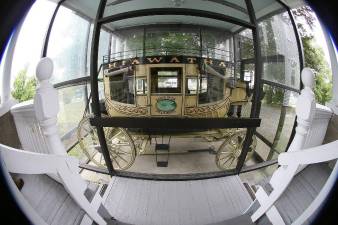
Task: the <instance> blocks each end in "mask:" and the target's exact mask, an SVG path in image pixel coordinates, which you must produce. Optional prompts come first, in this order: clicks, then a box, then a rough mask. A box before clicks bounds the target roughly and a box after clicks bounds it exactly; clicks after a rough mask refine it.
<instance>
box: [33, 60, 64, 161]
mask: <svg viewBox="0 0 338 225" xmlns="http://www.w3.org/2000/svg"><path fill="white" fill-rule="evenodd" d="M52 74H53V61H52V60H51V59H50V58H48V57H45V58H42V59H41V60H40V62H39V63H38V65H37V67H36V77H37V79H38V81H39V86H38V88H37V90H36V94H35V97H34V110H35V115H36V118H37V120H38V121H39V124H40V126H41V128H42V132H43V134H44V135H45V137H46V139H47V142H48V145H49V146H50V148H51V151H52V152H50V153H51V154H61V155H64V154H67V152H66V149H65V147H64V145H63V144H62V142H61V139H60V136H59V134H58V128H57V114H58V112H59V100H58V93H57V91H56V89H55V88H54V87H53V85H52V84H51V83H50V82H49V79H50V78H51V76H52Z"/></svg>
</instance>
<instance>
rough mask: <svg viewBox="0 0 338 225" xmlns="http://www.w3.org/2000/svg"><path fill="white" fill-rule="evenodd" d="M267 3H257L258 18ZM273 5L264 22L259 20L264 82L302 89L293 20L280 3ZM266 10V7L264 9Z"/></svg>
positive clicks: (255, 2) (255, 4)
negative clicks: (260, 10)
mask: <svg viewBox="0 0 338 225" xmlns="http://www.w3.org/2000/svg"><path fill="white" fill-rule="evenodd" d="M262 2H264V1H257V0H256V1H253V3H254V6H255V10H256V15H261V14H260V13H259V11H258V10H259V8H260V7H263V6H261V4H262ZM266 2H269V3H266V4H268V5H269V4H271V5H273V7H272V8H270V10H268V12H269V13H268V14H266V17H264V19H262V20H259V23H258V25H259V36H260V43H261V53H262V61H263V64H264V65H263V76H262V77H263V79H265V80H269V81H272V82H276V83H280V84H284V85H286V86H289V87H293V88H295V89H299V88H300V62H299V51H298V46H297V41H296V36H295V33H294V30H293V27H292V23H291V20H290V17H289V15H288V13H287V11H286V10H285V9H283V8H282V6H281V5H279V3H277V2H274V3H271V1H266ZM264 7H266V6H264Z"/></svg>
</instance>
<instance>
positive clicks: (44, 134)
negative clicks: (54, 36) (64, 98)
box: [0, 58, 111, 225]
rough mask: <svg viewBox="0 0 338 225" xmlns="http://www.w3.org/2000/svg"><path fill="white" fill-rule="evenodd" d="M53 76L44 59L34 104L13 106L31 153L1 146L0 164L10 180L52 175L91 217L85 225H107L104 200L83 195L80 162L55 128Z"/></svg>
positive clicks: (56, 109)
mask: <svg viewBox="0 0 338 225" xmlns="http://www.w3.org/2000/svg"><path fill="white" fill-rule="evenodd" d="M52 73H53V62H52V60H51V59H49V58H42V59H41V60H40V62H39V64H38V66H37V69H36V76H37V79H38V81H39V86H38V88H37V90H36V94H35V97H34V103H32V102H29V101H28V102H24V103H21V104H18V105H16V106H14V107H13V108H12V110H11V111H12V113H13V116H14V120H15V123H16V126H17V130H18V133H19V138H20V141H21V142H22V145H23V146H22V147H23V149H24V150H28V151H20V150H18V149H14V148H11V147H8V146H4V145H1V144H0V163H1V164H3V165H4V166H5V167H6V169H7V171H6V173H7V175H8V177H9V172H12V173H22V174H48V175H52V177H54V179H56V180H58V181H59V182H60V183H62V184H63V186H64V187H65V189H66V191H67V192H68V193H69V194H70V195H71V197H72V198H73V199H74V200H75V201H76V202H77V203H78V205H79V206H80V207H81V208H82V209H83V210H84V211H85V212H86V213H87V215H88V216H89V217H88V216H85V218H86V220H85V222H86V223H82V224H87V223H88V224H92V221H91V220H94V221H95V222H96V223H97V224H102V225H103V224H106V221H104V219H103V218H102V216H100V215H99V214H98V209H99V207H100V206H103V205H102V204H103V199H102V198H101V197H100V196H99V194H97V195H95V196H96V197H94V199H93V200H92V202H89V201H88V200H87V199H86V197H85V195H84V192H85V190H86V188H87V183H86V182H85V181H84V180H83V179H82V178H81V176H80V174H79V161H78V159H76V158H74V157H69V156H67V153H66V150H65V147H64V145H63V144H62V142H61V138H60V136H59V135H58V129H57V125H56V124H57V114H58V112H59V102H58V94H57V91H56V90H55V88H53V86H52V84H51V83H50V82H49V80H50V78H51V76H52ZM37 152H39V153H37ZM12 183H13V182H12ZM12 187H13V185H12ZM14 193H15V197H16V199H18V200H20V205H21V206H29V204H26V203H27V202H26V201H25V200H24V199H23V196H22V194H21V193H20V192H18V191H17V189H16V191H15V192H14ZM32 210H33V209H32V208H31V207H28V210H27V211H26V212H32ZM34 215H35V216H34V218H33V217H32V219H36V221H38V222H39V223H40V222H41V223H42V224H45V223H43V221H41V218H39V217H38V215H37V214H36V213H34ZM109 216H110V215H109ZM110 217H111V216H110ZM90 218H91V219H90ZM34 221H35V220H34ZM41 223H40V224H41Z"/></svg>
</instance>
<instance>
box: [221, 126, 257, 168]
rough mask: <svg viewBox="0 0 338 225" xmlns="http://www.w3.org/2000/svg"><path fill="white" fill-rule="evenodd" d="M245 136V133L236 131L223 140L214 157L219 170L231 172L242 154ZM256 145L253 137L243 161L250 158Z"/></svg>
mask: <svg viewBox="0 0 338 225" xmlns="http://www.w3.org/2000/svg"><path fill="white" fill-rule="evenodd" d="M245 135H246V131H244V130H242V131H237V132H235V133H234V134H232V135H231V136H230V137H228V138H226V139H225V140H224V142H223V143H222V145H221V146H220V147H219V149H218V151H217V154H216V157H215V161H216V165H217V167H218V168H219V169H220V170H232V169H235V168H236V166H237V162H238V158H239V156H240V154H241V152H242V147H243V143H244V140H245ZM256 145H257V140H256V137H255V136H253V137H252V143H251V145H250V149H249V152H248V154H247V156H246V159H245V160H248V159H250V158H251V156H252V154H253V152H254V151H255V148H256Z"/></svg>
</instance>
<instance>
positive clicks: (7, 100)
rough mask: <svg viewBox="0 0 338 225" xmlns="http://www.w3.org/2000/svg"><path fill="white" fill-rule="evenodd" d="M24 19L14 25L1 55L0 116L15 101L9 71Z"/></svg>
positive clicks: (10, 70) (10, 71)
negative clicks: (14, 27) (13, 29)
mask: <svg viewBox="0 0 338 225" xmlns="http://www.w3.org/2000/svg"><path fill="white" fill-rule="evenodd" d="M23 21H24V20H21V22H20V23H19V24H18V26H17V27H16V29H15V31H14V32H13V35H12V37H11V39H10V40H9V42H8V46H7V49H6V51H5V54H6V55H5V54H4V55H3V56H2V60H4V61H3V62H2V63H3V69H2V71H0V73H1V74H2V77H1V76H0V77H1V79H2V85H1V87H0V90H1V104H0V116H2V115H3V114H4V113H6V112H8V111H9V109H10V107H12V106H13V105H14V104H16V103H17V101H16V100H14V99H11V73H12V60H13V56H14V51H15V45H16V42H17V39H18V36H19V33H20V30H21V27H22V23H23Z"/></svg>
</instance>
